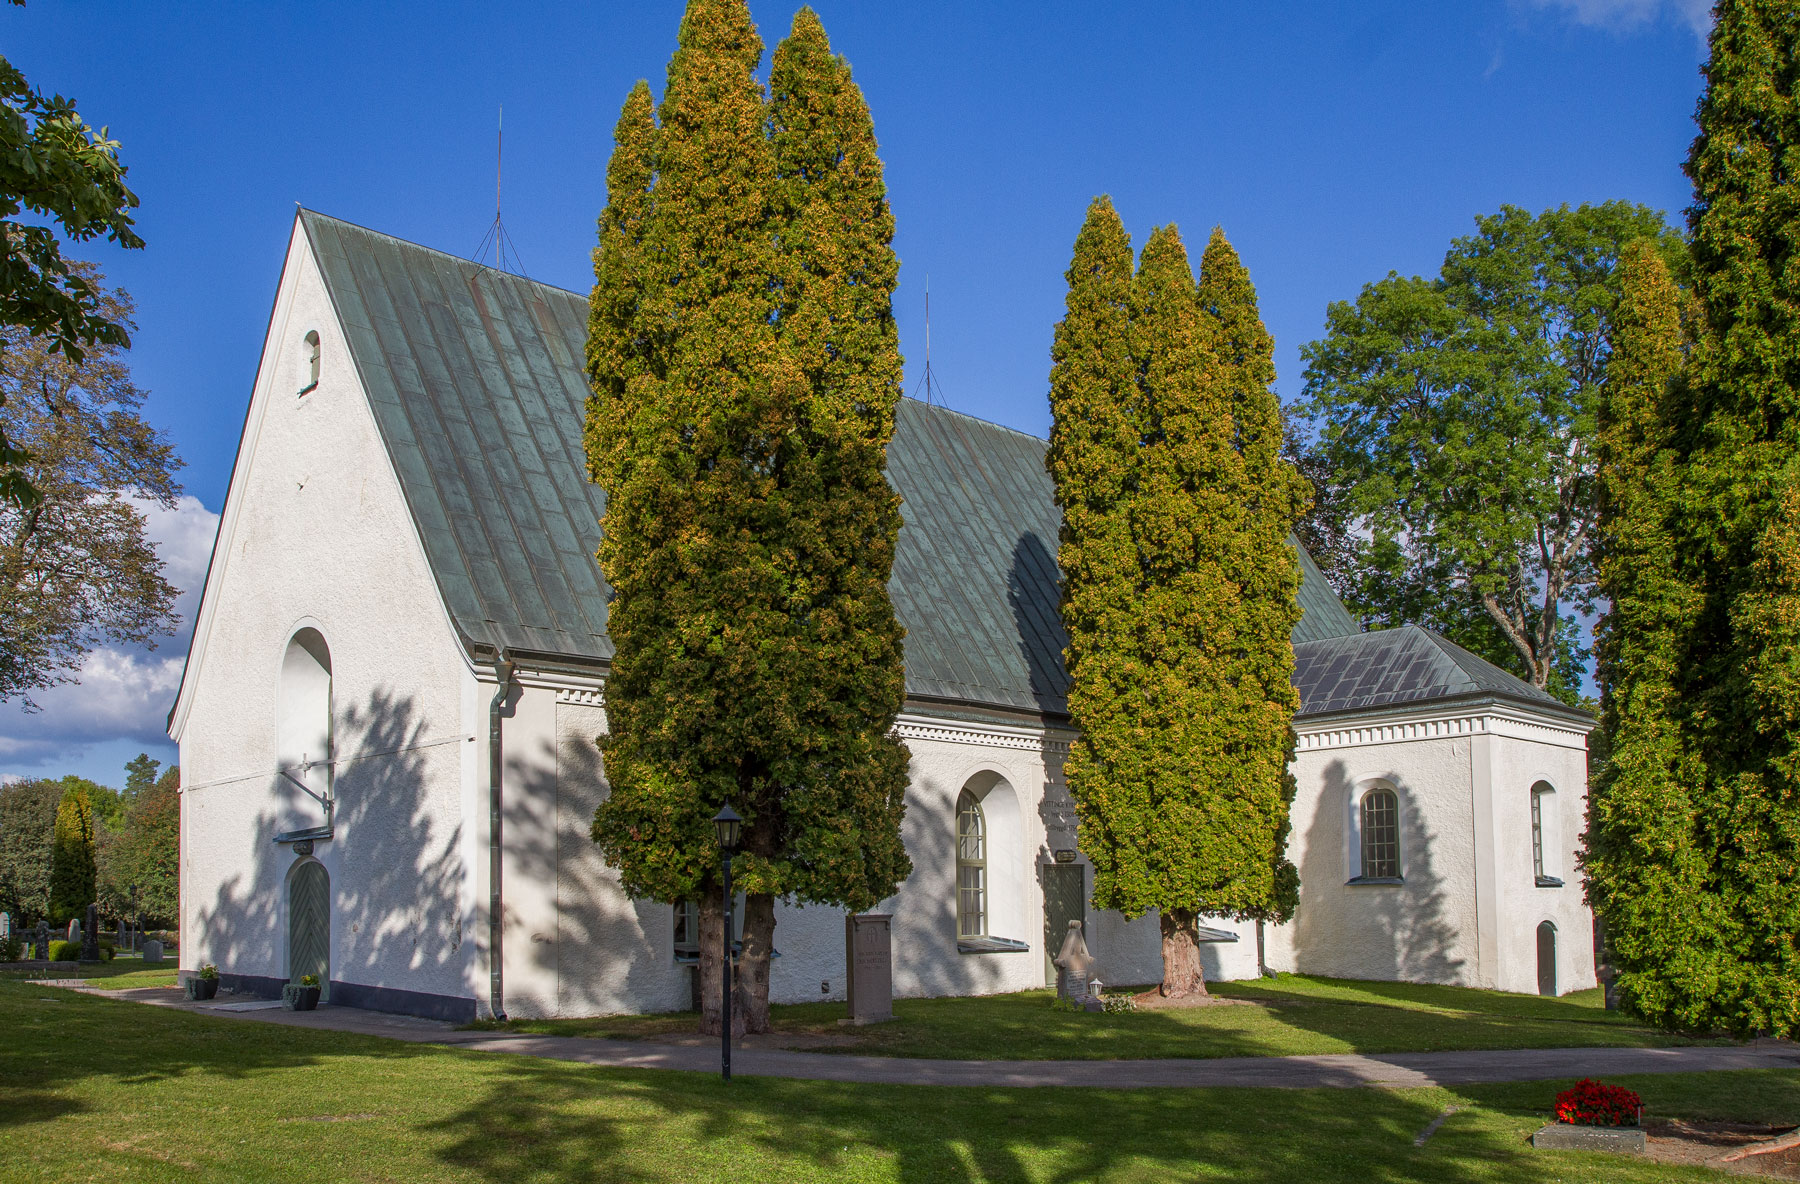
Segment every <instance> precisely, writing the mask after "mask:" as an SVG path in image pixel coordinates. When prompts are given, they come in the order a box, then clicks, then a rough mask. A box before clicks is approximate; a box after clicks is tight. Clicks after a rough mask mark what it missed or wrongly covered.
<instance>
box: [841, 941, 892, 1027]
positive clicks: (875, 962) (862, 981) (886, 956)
mask: <svg viewBox="0 0 1800 1184" xmlns="http://www.w3.org/2000/svg"><path fill="white" fill-rule="evenodd" d="M892 921H893V917H892V916H891V915H889V914H887V913H863V914H861V915H855V916H847V917H845V918H844V970H845V977H846V979H847V982H846V987H847V994H848V996H849V998H848V1002H849V1004H850V1018H849V1019H847V1020H845V1021H843V1022H844V1023H847V1024H858V1025H860V1024H880V1023H885V1022H886V1021H888V1020H891V1019H893V1018H894V965H893V940H892V936H891V933H890V929H889V925H890V923H891V922H892Z"/></svg>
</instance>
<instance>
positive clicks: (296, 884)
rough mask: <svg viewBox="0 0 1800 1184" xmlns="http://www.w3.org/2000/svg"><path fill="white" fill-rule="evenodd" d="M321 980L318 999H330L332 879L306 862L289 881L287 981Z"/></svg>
mask: <svg viewBox="0 0 1800 1184" xmlns="http://www.w3.org/2000/svg"><path fill="white" fill-rule="evenodd" d="M303 974H316V975H318V976H319V998H321V999H327V998H330V996H331V877H330V876H329V875H328V874H326V871H325V865H324V864H321V863H318V862H317V861H315V860H311V859H309V860H307V861H306V862H304V863H302V864H301V865H300V866H298V867H296V868H295V869H294V871H293V874H292V875H290V876H289V877H288V981H289V982H294V983H297V982H299V981H300V976H301V975H303Z"/></svg>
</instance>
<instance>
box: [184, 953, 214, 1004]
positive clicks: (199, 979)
mask: <svg viewBox="0 0 1800 1184" xmlns="http://www.w3.org/2000/svg"><path fill="white" fill-rule="evenodd" d="M181 989H182V993H183V994H185V995H186V996H187V997H188V998H189V999H190V1000H192V1001H194V1002H198V1001H200V1000H202V999H211V998H212V997H213V996H214V995H217V994H218V993H219V968H218V967H217V966H214V965H213V964H212V963H211V962H208V963H207V964H206V965H205V966H202V967H201V968H200V969H199V970H197V971H195V972H194V974H193V975H191V976H190V977H188V978H184V979H182V980H181Z"/></svg>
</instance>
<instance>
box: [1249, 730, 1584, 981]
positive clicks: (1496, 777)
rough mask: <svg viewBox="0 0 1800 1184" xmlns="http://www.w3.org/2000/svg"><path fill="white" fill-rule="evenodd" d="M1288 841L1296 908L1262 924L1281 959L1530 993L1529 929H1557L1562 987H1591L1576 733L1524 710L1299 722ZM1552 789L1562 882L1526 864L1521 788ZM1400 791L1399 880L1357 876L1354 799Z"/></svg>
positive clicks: (1339, 972) (1533, 961)
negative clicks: (1284, 919)
mask: <svg viewBox="0 0 1800 1184" xmlns="http://www.w3.org/2000/svg"><path fill="white" fill-rule="evenodd" d="M1299 731H1300V738H1301V743H1300V749H1299V752H1298V753H1297V755H1296V759H1295V773H1296V776H1297V778H1298V781H1299V795H1298V797H1297V799H1296V800H1295V803H1294V811H1293V825H1294V829H1293V837H1292V839H1291V840H1290V846H1289V853H1290V857H1291V858H1292V859H1293V860H1294V862H1295V864H1296V865H1297V866H1298V867H1299V869H1300V883H1301V889H1300V909H1299V912H1298V914H1297V915H1296V917H1295V919H1294V920H1293V921H1292V922H1291V923H1289V924H1288V925H1284V926H1280V927H1272V928H1271V929H1270V930H1269V935H1268V947H1269V954H1268V961H1269V964H1270V965H1271V966H1272V967H1274V968H1275V969H1278V970H1295V971H1300V972H1303V973H1308V974H1321V975H1330V976H1335V977H1343V978H1367V979H1403V980H1407V981H1414V982H1435V983H1447V984H1456V985H1463V986H1477V987H1489V988H1495V989H1502V990H1512V991H1522V992H1533V993H1535V992H1536V990H1537V953H1536V926H1537V923H1538V922H1539V921H1540V920H1543V919H1546V918H1549V919H1552V920H1554V922H1555V924H1556V925H1557V928H1558V931H1559V935H1560V937H1559V943H1558V963H1559V969H1558V988H1559V990H1560V991H1563V992H1566V991H1570V990H1576V989H1580V988H1582V987H1587V986H1592V985H1593V983H1594V977H1593V975H1594V972H1593V954H1592V919H1591V915H1590V914H1589V912H1588V910H1587V908H1586V905H1585V904H1584V903H1583V901H1582V894H1581V888H1580V885H1579V879H1578V877H1577V876H1576V874H1575V871H1574V860H1575V851H1576V849H1577V847H1578V845H1579V842H1580V833H1581V828H1582V825H1583V822H1582V819H1583V815H1584V812H1585V809H1586V789H1587V781H1586V749H1585V730H1584V729H1582V728H1581V727H1579V726H1578V725H1573V724H1567V723H1561V722H1558V721H1554V720H1550V719H1549V718H1548V717H1545V718H1543V719H1538V718H1536V717H1534V716H1533V714H1532V713H1530V712H1526V711H1524V710H1523V709H1512V708H1505V709H1499V708H1494V707H1492V706H1488V707H1484V708H1481V709H1463V710H1453V711H1441V710H1440V711H1439V712H1437V713H1432V712H1430V711H1428V710H1426V711H1412V712H1393V713H1388V714H1387V715H1385V716H1382V717H1378V718H1369V717H1364V718H1361V719H1356V720H1350V721H1340V722H1335V723H1333V722H1325V723H1320V722H1308V721H1302V724H1301V727H1300V728H1299ZM1539 779H1543V780H1547V781H1549V782H1550V783H1551V784H1553V785H1554V786H1555V787H1556V789H1557V791H1558V792H1557V794H1556V800H1557V807H1558V809H1557V818H1556V822H1555V829H1556V830H1557V832H1558V834H1557V846H1558V851H1557V853H1556V855H1555V856H1554V858H1555V859H1556V860H1557V861H1559V866H1560V867H1562V868H1563V869H1564V871H1565V872H1566V874H1563V879H1564V881H1565V887H1563V888H1561V889H1539V888H1536V887H1534V886H1533V877H1532V871H1531V833H1530V796H1529V791H1530V787H1531V785H1532V784H1533V783H1534V782H1535V781H1537V780H1539ZM1374 783H1380V784H1385V785H1387V786H1390V787H1392V788H1393V789H1394V790H1395V791H1396V793H1397V794H1398V797H1399V801H1400V824H1401V825H1400V842H1401V872H1402V877H1403V879H1404V883H1402V884H1369V885H1356V884H1350V883H1348V882H1347V881H1348V880H1349V879H1350V878H1351V876H1352V875H1353V874H1354V873H1355V870H1356V867H1355V864H1356V861H1357V853H1356V849H1355V834H1354V830H1355V825H1354V822H1353V819H1354V809H1353V807H1354V803H1355V801H1356V799H1357V795H1358V794H1359V792H1360V791H1361V790H1362V789H1364V788H1366V787H1368V786H1369V785H1371V784H1374Z"/></svg>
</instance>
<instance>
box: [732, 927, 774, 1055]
mask: <svg viewBox="0 0 1800 1184" xmlns="http://www.w3.org/2000/svg"><path fill="white" fill-rule="evenodd" d="M774 949H775V898H774V897H773V896H770V895H769V894H768V893H766V892H763V893H757V894H755V895H751V896H746V897H745V898H744V953H743V955H742V956H741V957H740V958H739V959H738V974H739V976H740V978H739V982H738V998H739V999H740V1000H741V1001H742V1004H743V1012H744V1030H745V1031H746V1032H767V1031H769V955H770V954H771V953H773V952H774Z"/></svg>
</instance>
